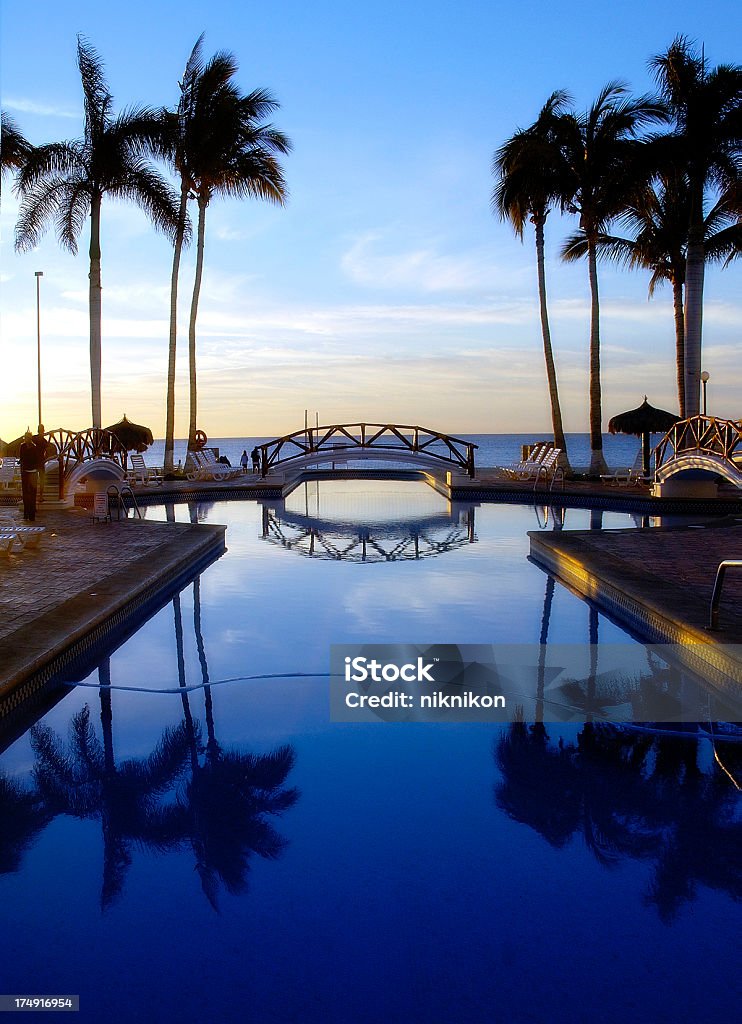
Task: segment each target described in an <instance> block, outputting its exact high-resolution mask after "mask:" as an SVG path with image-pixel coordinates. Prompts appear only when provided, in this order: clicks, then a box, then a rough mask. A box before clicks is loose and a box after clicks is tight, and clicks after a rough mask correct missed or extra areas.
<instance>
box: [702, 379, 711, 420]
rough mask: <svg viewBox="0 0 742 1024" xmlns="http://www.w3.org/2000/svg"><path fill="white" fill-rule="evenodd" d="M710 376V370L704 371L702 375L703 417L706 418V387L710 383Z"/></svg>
mask: <svg viewBox="0 0 742 1024" xmlns="http://www.w3.org/2000/svg"><path fill="white" fill-rule="evenodd" d="M710 376H711V374H710V373H709V372H708V370H704V371H703V373H702V374H701V384H702V385H703V415H704V416H705V415H706V385H707V384H708V382H709V377H710Z"/></svg>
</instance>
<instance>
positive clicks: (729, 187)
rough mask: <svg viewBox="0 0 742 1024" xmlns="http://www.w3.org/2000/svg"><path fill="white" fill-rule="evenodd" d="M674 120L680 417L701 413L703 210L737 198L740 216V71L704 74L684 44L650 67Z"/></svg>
mask: <svg viewBox="0 0 742 1024" xmlns="http://www.w3.org/2000/svg"><path fill="white" fill-rule="evenodd" d="M649 66H650V68H651V69H652V70H653V71H654V73H655V76H656V79H657V82H658V85H659V87H660V91H661V93H662V95H663V97H664V99H665V101H666V102H667V105H668V107H669V109H670V111H671V113H672V115H673V117H674V119H675V129H674V131H673V133H672V134H671V135H670V136H669V137H665V138H666V140H667V141H668V142H669V147H668V149H669V153H670V154H671V156H672V158H673V159H674V161H675V163H676V165H677V166H680V167H682V169H683V171H684V172H685V173H686V174H687V178H688V189H689V216H688V244H687V251H686V270H685V359H684V363H685V403H686V414H687V415H688V416H695V415H697V414H698V411H699V392H700V381H701V338H702V323H703V283H704V270H705V263H706V253H705V250H704V218H705V214H704V208H705V204H706V202H707V199H708V196H709V193H710V192H712V191H714V190H716V191H717V192H719V191H721V192H727V193H728V194H729V195H733V196H736V205H737V212H738V213H739V212H740V210H741V209H742V202H740V188H741V187H742V168H741V166H740V154H741V153H742V67H740V66H739V65H728V64H720V65H719V66H718V67H715V68H714V69H713V70H709V68H708V64H707V61H706V60H705V58H704V57H703V56H699V55H698V53H697V52H695V51H694V50H693V48H692V45H691V43H690V42H689V40H688V39H687V38H686V37H685V36H677V37H676V38H675V39H674V40H673V42H672V44H671V45H670V46H669V48H668V49H667V51H666V52H665V53H660V54H658V55H657V56H656V57H653V58H652V59H651V61H650V62H649Z"/></svg>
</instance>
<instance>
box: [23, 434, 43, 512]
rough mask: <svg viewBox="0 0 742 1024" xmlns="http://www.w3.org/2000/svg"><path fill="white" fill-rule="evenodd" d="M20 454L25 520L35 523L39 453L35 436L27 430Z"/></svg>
mask: <svg viewBox="0 0 742 1024" xmlns="http://www.w3.org/2000/svg"><path fill="white" fill-rule="evenodd" d="M18 454H19V461H20V464H21V493H22V494H23V518H24V519H26V520H28V521H29V522H30V523H33V522H34V521H35V519H36V487H37V484H38V475H39V474H38V465H39V453H38V449H37V448H36V445H35V444H34V439H33V435H32V434H31V431H30V430H27V431H26V433H25V434H24V435H23V443H22V445H21V450H20V452H19V453H18Z"/></svg>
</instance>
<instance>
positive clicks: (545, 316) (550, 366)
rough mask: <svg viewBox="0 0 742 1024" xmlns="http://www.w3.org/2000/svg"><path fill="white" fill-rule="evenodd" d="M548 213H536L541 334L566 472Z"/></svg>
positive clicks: (553, 421) (556, 441)
mask: <svg viewBox="0 0 742 1024" xmlns="http://www.w3.org/2000/svg"><path fill="white" fill-rule="evenodd" d="M545 220H546V214H545V213H543V214H535V213H534V224H535V226H536V266H537V268H538V300H539V307H540V310H541V335H542V337H543V340H544V359H545V360H546V379H547V382H548V385H549V401H550V402H551V426H552V430H553V432H554V445H555V447H556V448H561V449H562V454H561V456H560V465H561V467H562V469H563V470H564V471H565V473H566V472H568V471H569V470H570V468H571V467H570V465H569V457H568V456H567V441H566V439H565V437H564V428H563V426H562V409H561V406H560V404H559V388H558V387H557V376H556V366H555V365H554V352H553V350H552V347H551V330H550V328H549V310H548V307H547V303H546V271H545V269H544V221H545Z"/></svg>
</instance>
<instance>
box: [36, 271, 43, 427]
mask: <svg viewBox="0 0 742 1024" xmlns="http://www.w3.org/2000/svg"><path fill="white" fill-rule="evenodd" d="M43 276H44V271H43V270H37V271H36V369H37V381H38V389H39V418H38V420H37V422H38V423H39V424H42V423H43V422H44V421H43V419H42V418H41V278H42V277H43Z"/></svg>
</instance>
